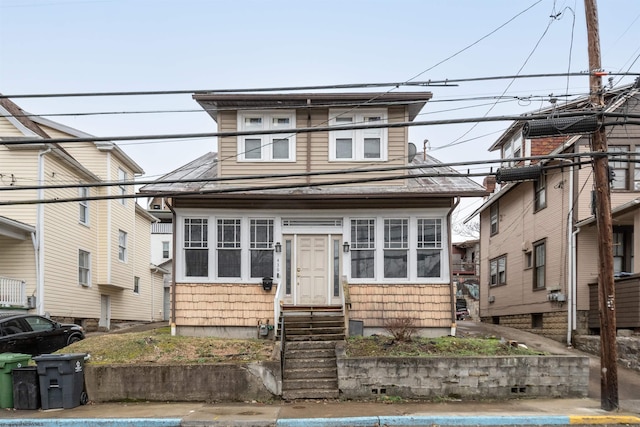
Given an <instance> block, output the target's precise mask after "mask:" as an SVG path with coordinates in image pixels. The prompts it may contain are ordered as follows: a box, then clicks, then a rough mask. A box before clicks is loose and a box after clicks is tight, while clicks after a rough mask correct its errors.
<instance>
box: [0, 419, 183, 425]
mask: <svg viewBox="0 0 640 427" xmlns="http://www.w3.org/2000/svg"><path fill="white" fill-rule="evenodd" d="M181 425H182V419H180V418H41V419H37V418H28V419H26V418H23V419H13V420H0V426H3V427H86V426H91V427H180V426H181Z"/></svg>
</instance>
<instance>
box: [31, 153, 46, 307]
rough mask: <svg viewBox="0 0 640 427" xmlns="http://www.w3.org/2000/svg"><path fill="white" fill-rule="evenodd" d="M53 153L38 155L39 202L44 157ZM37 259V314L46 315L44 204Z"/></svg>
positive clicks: (39, 210) (38, 214)
mask: <svg viewBox="0 0 640 427" xmlns="http://www.w3.org/2000/svg"><path fill="white" fill-rule="evenodd" d="M50 152H51V147H48V148H47V149H46V150H42V151H40V152H39V153H38V200H43V199H44V188H43V185H44V156H45V155H46V154H48V153H50ZM32 240H33V246H34V249H35V257H36V295H37V296H38V298H37V299H36V312H37V313H38V314H39V315H41V316H43V315H44V204H43V203H38V204H37V206H36V235H35V239H33V238H32Z"/></svg>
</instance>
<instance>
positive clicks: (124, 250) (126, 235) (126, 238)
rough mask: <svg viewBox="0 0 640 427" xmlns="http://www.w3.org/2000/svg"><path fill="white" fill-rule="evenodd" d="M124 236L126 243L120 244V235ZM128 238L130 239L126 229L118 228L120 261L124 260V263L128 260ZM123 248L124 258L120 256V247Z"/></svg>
mask: <svg viewBox="0 0 640 427" xmlns="http://www.w3.org/2000/svg"><path fill="white" fill-rule="evenodd" d="M122 236H124V245H121V244H120V237H122ZM128 240H129V235H128V233H127V232H126V231H124V230H118V261H120V262H124V263H126V262H127V258H128V253H127V252H128V250H127V246H128V243H129V242H128ZM121 248H122V249H123V251H122V252H123V255H122V258H124V259H122V258H120V249H121Z"/></svg>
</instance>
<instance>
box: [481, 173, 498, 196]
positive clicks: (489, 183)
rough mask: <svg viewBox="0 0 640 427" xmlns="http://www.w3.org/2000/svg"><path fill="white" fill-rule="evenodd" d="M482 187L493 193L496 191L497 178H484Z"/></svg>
mask: <svg viewBox="0 0 640 427" xmlns="http://www.w3.org/2000/svg"><path fill="white" fill-rule="evenodd" d="M482 185H483V186H484V188H485V189H486V190H487V191H488V192H489V193H493V192H494V191H495V190H496V177H495V175H489V176H485V177H484V181H482Z"/></svg>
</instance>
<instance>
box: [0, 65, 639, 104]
mask: <svg viewBox="0 0 640 427" xmlns="http://www.w3.org/2000/svg"><path fill="white" fill-rule="evenodd" d="M602 73H604V75H609V76H640V73H631V72H605V71H598V74H599V75H603V74H602ZM591 74H593V73H589V72H588V71H582V72H572V73H543V74H523V75H504V76H489V77H471V78H460V79H439V80H427V81H416V82H413V81H406V82H386V83H347V84H334V85H318V86H285V87H259V88H236V89H189V90H157V91H128V92H126V91H120V92H116V91H114V92H66V93H32V94H9V95H5V94H0V98H70V97H99V96H141V95H184V94H196V95H197V94H199V95H205V94H212V93H217V94H222V93H249V92H295V91H301V90H330V89H365V88H375V87H400V86H414V87H429V86H438V87H447V86H457V84H458V83H469V82H481V81H490V80H505V79H514V78H517V79H532V78H554V77H567V76H582V77H584V76H589V75H591Z"/></svg>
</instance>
